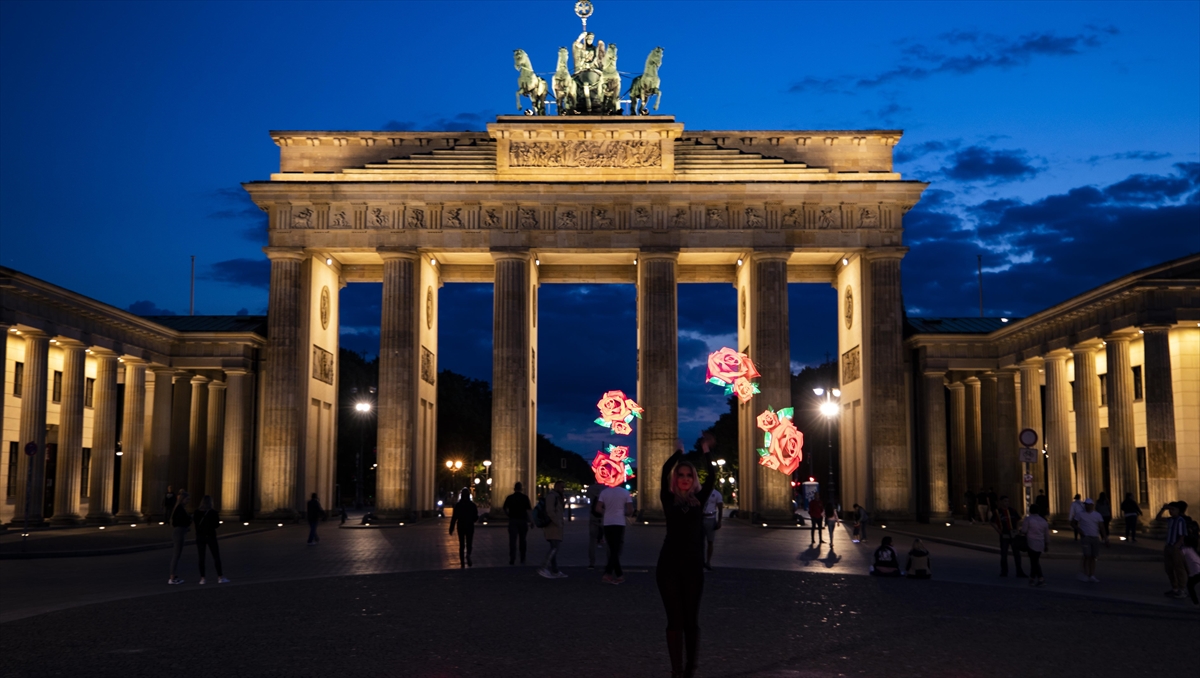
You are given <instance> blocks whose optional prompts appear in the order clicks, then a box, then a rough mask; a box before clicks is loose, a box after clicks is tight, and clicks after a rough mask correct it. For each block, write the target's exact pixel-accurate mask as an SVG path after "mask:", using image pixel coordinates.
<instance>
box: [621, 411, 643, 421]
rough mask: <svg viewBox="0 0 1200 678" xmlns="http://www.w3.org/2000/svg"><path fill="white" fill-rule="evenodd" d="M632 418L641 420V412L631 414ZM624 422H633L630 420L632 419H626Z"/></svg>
mask: <svg viewBox="0 0 1200 678" xmlns="http://www.w3.org/2000/svg"><path fill="white" fill-rule="evenodd" d="M633 416H635V417H637V418H638V419H641V418H642V413H641V412H634V413H633ZM625 421H633V420H632V419H626V420H625Z"/></svg>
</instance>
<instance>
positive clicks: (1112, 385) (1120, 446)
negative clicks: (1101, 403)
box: [1105, 334, 1139, 516]
mask: <svg viewBox="0 0 1200 678" xmlns="http://www.w3.org/2000/svg"><path fill="white" fill-rule="evenodd" d="M1129 343H1130V337H1129V336H1128V335H1121V334H1117V335H1112V336H1109V337H1107V338H1106V339H1105V354H1106V357H1107V362H1108V374H1107V375H1106V377H1105V378H1106V379H1107V380H1108V466H1109V476H1110V478H1111V479H1110V481H1109V483H1110V484H1109V487H1110V488H1112V492H1111V493H1110V494H1109V501H1111V502H1112V506H1113V515H1114V516H1119V514H1120V510H1119V509H1120V505H1121V502H1122V501H1124V500H1125V493H1126V492H1132V493H1133V497H1134V501H1137V500H1138V494H1139V493H1138V468H1137V446H1136V442H1135V440H1134V424H1133V366H1132V365H1131V364H1130V360H1129Z"/></svg>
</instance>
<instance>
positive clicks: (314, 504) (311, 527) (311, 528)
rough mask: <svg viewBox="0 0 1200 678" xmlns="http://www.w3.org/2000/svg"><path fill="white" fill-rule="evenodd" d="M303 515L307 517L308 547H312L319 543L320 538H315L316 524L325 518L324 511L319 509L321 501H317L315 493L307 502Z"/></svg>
mask: <svg viewBox="0 0 1200 678" xmlns="http://www.w3.org/2000/svg"><path fill="white" fill-rule="evenodd" d="M305 513H306V514H307V516H308V545H309V546H312V545H314V544H316V543H317V542H319V541H321V538H320V537H318V536H317V523H318V522H319V521H320V520H321V519H322V518H324V517H325V509H323V508H321V501H320V500H319V499H317V493H316V492H313V493H312V497H311V498H310V499H309V500H308V506H307V507H306V510H305Z"/></svg>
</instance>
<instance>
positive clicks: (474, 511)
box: [450, 487, 479, 568]
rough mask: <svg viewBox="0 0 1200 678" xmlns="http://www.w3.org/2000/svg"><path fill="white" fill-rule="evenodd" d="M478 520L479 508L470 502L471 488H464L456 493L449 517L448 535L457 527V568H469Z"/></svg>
mask: <svg viewBox="0 0 1200 678" xmlns="http://www.w3.org/2000/svg"><path fill="white" fill-rule="evenodd" d="M478 520H479V507H478V506H476V505H475V502H473V501H471V488H469V487H464V488H462V491H461V492H459V493H458V503H457V504H455V505H454V515H452V516H450V534H454V527H455V526H456V525H457V526H458V566H459V567H460V568H462V567H470V566H471V550H472V549H473V548H474V547H475V523H476V522H477V521H478Z"/></svg>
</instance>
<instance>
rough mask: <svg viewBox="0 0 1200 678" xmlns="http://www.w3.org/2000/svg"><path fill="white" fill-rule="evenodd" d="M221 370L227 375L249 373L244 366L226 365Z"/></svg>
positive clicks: (242, 375)
mask: <svg viewBox="0 0 1200 678" xmlns="http://www.w3.org/2000/svg"><path fill="white" fill-rule="evenodd" d="M222 372H224V373H225V375H226V376H229V377H244V376H246V375H247V374H250V370H249V369H248V368H245V367H226V368H225V369H224V370H222Z"/></svg>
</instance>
